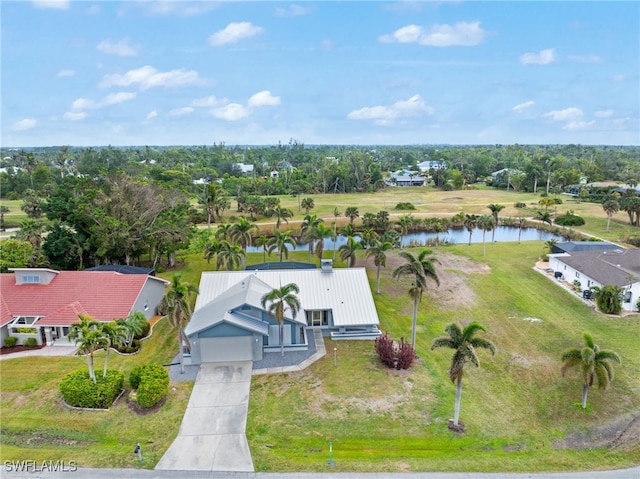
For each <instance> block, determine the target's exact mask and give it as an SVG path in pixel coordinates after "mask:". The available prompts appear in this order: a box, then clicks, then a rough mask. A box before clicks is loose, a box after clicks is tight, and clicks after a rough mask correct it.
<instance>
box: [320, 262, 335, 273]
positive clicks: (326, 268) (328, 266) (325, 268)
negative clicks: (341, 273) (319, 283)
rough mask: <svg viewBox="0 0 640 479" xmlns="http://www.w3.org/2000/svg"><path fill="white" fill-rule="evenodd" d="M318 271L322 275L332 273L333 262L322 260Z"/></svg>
mask: <svg viewBox="0 0 640 479" xmlns="http://www.w3.org/2000/svg"><path fill="white" fill-rule="evenodd" d="M320 269H321V270H322V272H323V273H331V272H332V271H333V260H330V259H323V260H320Z"/></svg>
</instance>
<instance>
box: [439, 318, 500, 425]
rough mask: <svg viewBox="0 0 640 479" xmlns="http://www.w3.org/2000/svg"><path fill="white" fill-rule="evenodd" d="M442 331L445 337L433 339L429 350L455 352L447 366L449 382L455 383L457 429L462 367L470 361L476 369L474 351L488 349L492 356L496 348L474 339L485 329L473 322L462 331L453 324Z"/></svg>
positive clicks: (487, 341) (455, 422)
mask: <svg viewBox="0 0 640 479" xmlns="http://www.w3.org/2000/svg"><path fill="white" fill-rule="evenodd" d="M444 330H445V331H446V332H447V335H446V336H441V337H439V338H436V339H434V340H433V344H432V345H431V349H432V350H433V349H435V348H450V349H453V350H455V352H454V353H453V357H452V358H451V366H449V379H451V382H455V381H457V384H456V402H455V406H454V414H453V424H454V426H455V427H458V424H459V418H460V399H461V398H462V376H463V374H464V365H465V364H466V362H467V361H471V362H472V363H473V364H475V365H476V366H477V367H480V360H479V359H478V356H477V354H476V350H477V349H479V348H483V349H488V350H489V351H491V354H492V355H495V354H496V347H495V346H494V344H493V343H492V342H491V341H489V340H488V339H482V338H477V337H474V335H475V334H476V333H477V332H478V331H485V332H486V329H484V327H483V326H482V325H481V324H479V323H477V322H475V321H474V322H472V323H470V324H468V325H467V326H466V327H465V328H464V329H463V330H461V329H460V327H459V326H458V325H457V324H455V323H451V324H450V325H448V326H447V327H446V328H444Z"/></svg>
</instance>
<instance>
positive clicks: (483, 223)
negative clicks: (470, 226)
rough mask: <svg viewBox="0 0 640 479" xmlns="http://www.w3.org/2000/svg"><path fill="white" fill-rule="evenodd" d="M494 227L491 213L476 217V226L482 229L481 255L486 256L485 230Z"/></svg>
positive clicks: (490, 229)
mask: <svg viewBox="0 0 640 479" xmlns="http://www.w3.org/2000/svg"><path fill="white" fill-rule="evenodd" d="M494 227H495V223H494V221H493V216H491V215H482V216H481V217H480V218H478V228H480V229H481V230H482V255H483V256H487V244H486V242H485V237H486V234H487V231H492V230H493V228H494Z"/></svg>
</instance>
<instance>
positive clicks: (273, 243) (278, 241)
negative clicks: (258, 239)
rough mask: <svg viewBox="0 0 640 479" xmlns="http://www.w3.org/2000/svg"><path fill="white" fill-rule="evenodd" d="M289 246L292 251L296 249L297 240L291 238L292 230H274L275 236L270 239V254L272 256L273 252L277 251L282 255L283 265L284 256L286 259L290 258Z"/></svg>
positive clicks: (268, 247)
mask: <svg viewBox="0 0 640 479" xmlns="http://www.w3.org/2000/svg"><path fill="white" fill-rule="evenodd" d="M287 246H289V247H291V248H292V249H293V248H295V247H296V240H294V239H293V238H292V237H291V230H287V231H284V232H283V231H279V230H274V231H273V236H272V237H271V238H269V241H268V243H267V251H268V253H269V254H271V253H272V252H273V250H276V249H277V250H278V252H279V253H280V262H281V263H282V256H283V255H284V257H285V258H288V257H289V248H288V247H287Z"/></svg>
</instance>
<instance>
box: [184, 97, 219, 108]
mask: <svg viewBox="0 0 640 479" xmlns="http://www.w3.org/2000/svg"><path fill="white" fill-rule="evenodd" d="M217 104H218V99H217V98H216V97H215V96H213V95H210V96H205V97H204V98H197V99H195V100H193V101H192V102H191V103H190V106H193V107H196V108H201V107H212V106H216V105H217Z"/></svg>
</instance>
